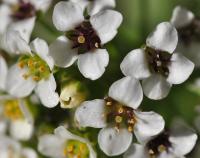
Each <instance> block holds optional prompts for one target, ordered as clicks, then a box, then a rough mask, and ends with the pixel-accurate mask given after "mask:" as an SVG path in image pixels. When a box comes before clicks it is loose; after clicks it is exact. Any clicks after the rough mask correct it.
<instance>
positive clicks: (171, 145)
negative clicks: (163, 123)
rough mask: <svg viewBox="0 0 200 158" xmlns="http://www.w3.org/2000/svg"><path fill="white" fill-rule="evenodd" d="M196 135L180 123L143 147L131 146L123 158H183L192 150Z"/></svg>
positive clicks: (138, 145)
mask: <svg viewBox="0 0 200 158" xmlns="http://www.w3.org/2000/svg"><path fill="white" fill-rule="evenodd" d="M196 141H197V134H195V133H194V131H193V130H192V129H190V128H189V127H187V126H186V125H185V124H183V123H181V122H177V121H176V124H174V127H173V128H172V129H171V130H170V131H164V132H162V133H161V134H159V135H157V136H156V137H154V138H153V139H152V140H150V141H149V142H147V143H146V144H145V145H140V144H136V143H134V144H132V145H131V147H130V148H129V149H128V150H127V152H126V153H125V154H124V158H147V157H150V158H151V157H152V158H184V156H185V155H187V154H188V153H190V152H191V151H192V149H193V148H194V146H195V144H196Z"/></svg>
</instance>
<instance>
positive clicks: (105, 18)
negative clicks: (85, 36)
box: [90, 10, 123, 44]
mask: <svg viewBox="0 0 200 158" xmlns="http://www.w3.org/2000/svg"><path fill="white" fill-rule="evenodd" d="M122 19H123V17H122V15H121V13H119V12H117V11H114V10H103V11H101V12H99V13H97V14H95V15H93V16H91V18H90V22H91V24H92V26H93V28H94V29H95V30H96V32H97V33H98V35H99V37H100V39H101V43H102V44H105V43H107V42H109V41H110V40H112V39H113V38H114V36H115V35H116V33H113V32H116V31H117V29H118V27H119V26H120V25H121V23H122ZM108 35H110V36H108Z"/></svg>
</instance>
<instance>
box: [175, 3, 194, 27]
mask: <svg viewBox="0 0 200 158" xmlns="http://www.w3.org/2000/svg"><path fill="white" fill-rule="evenodd" d="M193 19H194V14H193V13H192V12H191V11H189V10H187V9H186V8H183V7H181V6H177V7H176V8H174V11H173V14H172V18H171V23H172V24H173V25H174V26H175V27H176V28H180V27H184V26H187V25H189V24H190V23H191V22H192V20H193Z"/></svg>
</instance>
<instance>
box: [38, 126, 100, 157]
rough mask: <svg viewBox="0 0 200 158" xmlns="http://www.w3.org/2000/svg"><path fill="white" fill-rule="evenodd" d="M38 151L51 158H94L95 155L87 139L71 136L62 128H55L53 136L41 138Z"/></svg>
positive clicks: (48, 135) (47, 135)
mask: <svg viewBox="0 0 200 158" xmlns="http://www.w3.org/2000/svg"><path fill="white" fill-rule="evenodd" d="M38 150H39V151H40V152H41V153H42V154H43V155H45V156H48V157H52V158H55V157H59V158H66V157H73V158H78V157H81V158H96V153H95V151H94V150H93V148H92V146H91V144H90V142H89V141H88V140H87V139H84V138H82V137H79V136H77V135H74V134H72V133H71V132H69V131H68V130H67V129H65V128H64V127H63V126H60V127H58V128H56V129H55V130H54V134H46V135H43V136H41V137H40V138H39V144H38Z"/></svg>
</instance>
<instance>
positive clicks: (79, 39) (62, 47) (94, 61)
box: [50, 2, 122, 80]
mask: <svg viewBox="0 0 200 158" xmlns="http://www.w3.org/2000/svg"><path fill="white" fill-rule="evenodd" d="M121 22H122V15H121V14H120V13H119V12H117V11H114V10H103V11H101V12H98V13H97V14H95V15H92V16H91V17H90V18H89V19H87V18H84V16H83V9H82V8H81V7H80V6H79V5H78V4H76V3H72V2H59V3H57V4H56V6H55V8H54V12H53V23H54V25H55V26H56V28H57V29H58V30H59V31H64V32H65V36H61V37H59V38H58V39H57V40H56V41H55V42H54V43H52V44H51V45H50V54H51V56H52V57H53V59H54V61H55V65H57V66H59V67H69V66H71V65H72V64H73V63H74V62H75V61H76V59H78V68H79V70H80V72H81V73H82V74H83V76H84V77H86V78H90V79H91V80H96V79H98V78H99V77H101V76H102V74H103V73H104V71H105V67H106V66H107V65H108V62H109V55H108V52H107V50H106V49H103V47H102V46H103V45H104V44H105V43H107V42H108V41H110V40H112V39H113V38H114V36H115V35H116V34H117V28H118V27H119V26H120V24H121Z"/></svg>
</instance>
